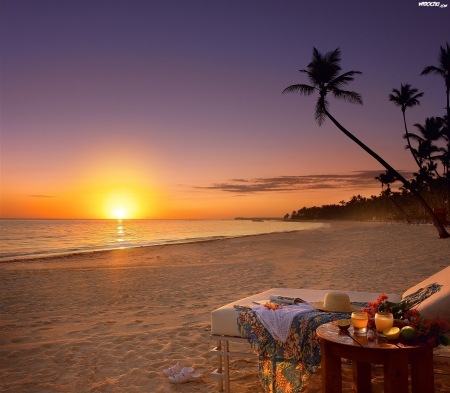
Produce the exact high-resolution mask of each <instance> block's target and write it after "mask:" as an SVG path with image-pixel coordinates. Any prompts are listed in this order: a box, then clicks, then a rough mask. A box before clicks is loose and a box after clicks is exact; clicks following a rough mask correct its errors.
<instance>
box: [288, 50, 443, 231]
mask: <svg viewBox="0 0 450 393" xmlns="http://www.w3.org/2000/svg"><path fill="white" fill-rule="evenodd" d="M340 63H341V51H340V49H339V48H337V49H335V50H334V51H332V52H328V53H326V54H325V55H322V54H321V53H320V52H319V51H318V50H317V49H316V48H313V59H312V61H311V62H310V63H309V64H308V66H307V69H306V70H300V72H303V73H305V74H306V75H307V76H308V79H309V81H310V82H311V84H312V86H310V85H304V84H297V85H291V86H289V87H287V88H286V89H284V90H283V93H300V94H303V95H311V94H312V93H314V92H315V91H317V92H318V93H319V98H318V100H317V103H316V110H315V113H314V117H315V119H316V121H317V122H318V124H319V126H320V125H321V124H322V123H323V122H324V120H325V117H328V118H329V119H330V120H331V121H332V122H333V123H334V125H335V126H336V127H337V128H339V130H341V131H342V132H343V133H344V134H345V135H347V136H348V137H349V138H350V139H351V140H352V141H354V142H355V143H356V144H358V146H360V147H361V148H362V149H364V150H365V151H366V152H367V153H369V154H370V155H371V156H372V157H373V158H375V159H376V160H377V161H378V162H379V163H380V164H381V165H383V166H384V167H385V168H386V169H387V170H388V171H389V172H392V173H393V174H394V175H395V177H396V178H397V179H399V180H400V181H401V182H402V183H403V184H404V186H405V187H406V188H407V189H408V190H409V191H410V192H411V193H412V194H413V195H414V196H415V197H416V199H417V200H418V201H419V202H420V203H421V204H422V205H423V207H424V209H425V210H426V211H427V213H428V214H429V216H430V218H431V219H432V220H433V223H434V225H435V226H436V228H437V230H438V232H439V237H441V238H448V237H450V235H449V234H448V233H447V231H446V230H445V228H444V226H443V225H442V224H441V223H440V222H439V220H438V219H437V218H436V216H435V215H434V213H433V210H431V208H430V206H428V204H427V203H426V202H425V200H424V199H423V198H422V196H421V195H420V194H419V193H418V192H417V190H416V189H415V188H414V187H412V185H411V183H410V182H409V181H407V180H406V179H405V178H404V177H403V176H402V175H400V173H398V172H397V171H396V170H395V169H394V168H392V167H391V166H390V165H389V164H388V163H387V162H386V161H384V160H383V159H382V158H381V157H380V156H379V155H378V154H376V153H375V152H374V151H373V150H371V149H369V148H368V147H367V146H366V145H365V144H364V143H362V142H361V141H360V140H359V139H358V138H356V137H355V136H354V135H353V134H351V133H350V132H349V131H347V130H346V129H345V128H344V127H343V126H342V125H341V124H340V123H339V122H338V121H337V120H336V119H335V118H334V117H333V116H331V114H330V113H329V112H328V107H329V103H328V101H327V100H326V96H327V94H328V93H332V94H333V95H334V97H335V98H338V99H343V100H345V101H348V102H351V103H356V104H362V99H361V96H360V95H359V94H358V93H355V92H353V91H347V90H342V87H345V86H346V85H347V84H348V83H349V82H351V81H353V79H354V78H353V76H354V75H357V74H361V72H360V71H348V72H345V73H343V74H341V75H339V72H340V71H341V66H340Z"/></svg>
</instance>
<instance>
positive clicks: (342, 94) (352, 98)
mask: <svg viewBox="0 0 450 393" xmlns="http://www.w3.org/2000/svg"><path fill="white" fill-rule="evenodd" d="M332 92H333V95H334V97H336V98H337V99H340V100H344V101H347V102H350V103H352V104H360V105H362V103H363V101H362V97H361V95H360V94H358V93H355V92H354V91H347V90H340V89H336V88H335V89H333V90H332Z"/></svg>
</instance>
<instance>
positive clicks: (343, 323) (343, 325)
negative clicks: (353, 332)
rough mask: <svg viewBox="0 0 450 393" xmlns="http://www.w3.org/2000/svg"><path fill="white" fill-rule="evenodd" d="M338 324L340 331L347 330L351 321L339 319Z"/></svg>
mask: <svg viewBox="0 0 450 393" xmlns="http://www.w3.org/2000/svg"><path fill="white" fill-rule="evenodd" d="M336 324H337V325H338V327H339V329H341V330H347V329H348V328H349V327H350V324H351V321H350V319H339V320H338V321H337V322H336Z"/></svg>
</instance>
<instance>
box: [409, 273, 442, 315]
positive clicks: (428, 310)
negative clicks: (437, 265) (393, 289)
mask: <svg viewBox="0 0 450 393" xmlns="http://www.w3.org/2000/svg"><path fill="white" fill-rule="evenodd" d="M433 283H437V284H439V285H442V287H441V290H440V291H439V292H436V293H434V294H433V295H431V296H430V297H429V298H427V299H425V300H424V301H423V302H422V303H420V304H419V305H418V306H417V310H418V311H419V312H420V314H421V315H422V316H424V317H425V318H427V319H442V320H444V321H446V322H448V323H450V266H448V267H446V268H445V269H443V270H441V271H439V272H437V273H436V274H433V275H432V276H431V277H428V278H427V279H425V280H423V281H422V282H419V283H418V284H417V285H414V286H413V287H411V288H409V289H408V290H407V291H406V292H405V293H404V294H403V297H405V296H407V295H409V294H411V293H413V292H415V291H417V290H419V289H420V288H424V287H426V286H427V285H429V284H433Z"/></svg>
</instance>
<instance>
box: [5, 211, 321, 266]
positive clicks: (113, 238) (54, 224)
mask: <svg viewBox="0 0 450 393" xmlns="http://www.w3.org/2000/svg"><path fill="white" fill-rule="evenodd" d="M327 225H328V224H325V223H320V222H292V221H282V220H264V221H256V222H255V221H252V220H10V219H2V220H0V262H2V261H11V260H15V259H25V258H39V257H45V256H50V255H55V254H69V253H78V252H90V251H98V250H108V249H117V248H131V247H141V246H153V245H161V244H175V243H189V242H196V241H205V240H214V239H223V238H231V237H239V236H248V235H258V234H266V233H275V232H290V231H301V230H311V229H316V228H320V227H323V226H327Z"/></svg>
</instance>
